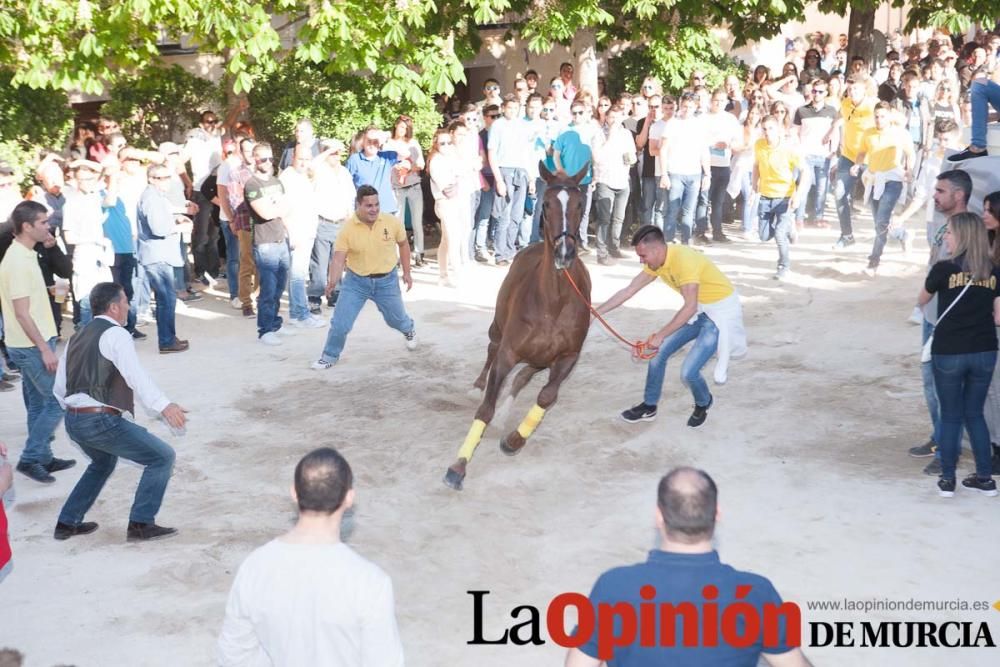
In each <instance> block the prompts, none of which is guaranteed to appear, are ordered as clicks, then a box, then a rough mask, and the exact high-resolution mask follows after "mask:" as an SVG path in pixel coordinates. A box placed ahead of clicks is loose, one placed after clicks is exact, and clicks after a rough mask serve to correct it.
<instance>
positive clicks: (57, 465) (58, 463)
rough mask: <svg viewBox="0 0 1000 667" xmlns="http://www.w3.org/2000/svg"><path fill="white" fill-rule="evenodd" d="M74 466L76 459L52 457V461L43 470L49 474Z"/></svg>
mask: <svg viewBox="0 0 1000 667" xmlns="http://www.w3.org/2000/svg"><path fill="white" fill-rule="evenodd" d="M75 465H76V459H57V458H55V457H54V456H53V457H52V460H51V461H49V463H48V465H46V466H45V469H46V470H48V471H49V472H59V471H60V470H66V469H68V468H72V467H73V466H75Z"/></svg>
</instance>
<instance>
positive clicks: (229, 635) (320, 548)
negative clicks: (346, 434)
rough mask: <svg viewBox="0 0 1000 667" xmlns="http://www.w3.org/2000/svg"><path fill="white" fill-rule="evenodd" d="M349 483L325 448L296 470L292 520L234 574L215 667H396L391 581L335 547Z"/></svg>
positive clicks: (349, 498)
mask: <svg viewBox="0 0 1000 667" xmlns="http://www.w3.org/2000/svg"><path fill="white" fill-rule="evenodd" d="M352 482H353V475H352V473H351V467H350V465H348V463H347V461H346V460H345V459H344V457H343V456H341V455H340V454H339V453H338V452H337V451H336V450H334V449H331V448H329V447H323V448H321V449H317V450H314V451H312V452H310V453H309V454H307V455H306V456H305V457H303V458H302V460H301V461H299V463H298V465H297V466H296V467H295V483H294V486H293V489H292V499H293V500H294V501H295V503H296V504H297V505H298V508H299V518H298V521H297V522H296V524H295V527H294V528H292V529H291V530H290V531H288V532H287V533H285V534H284V535H282V536H281V537H279V538H277V539H274V540H271V541H270V542H268V543H267V544H265V545H264V546H262V547H260V548H258V549H256V550H255V551H254V552H253V553H252V554H250V556H249V557H247V559H246V560H245V561H244V562H243V564H242V565H240V569H239V571H238V572H237V573H236V579H235V581H234V582H233V587H232V589H231V590H230V592H229V602H228V603H227V604H226V617H225V619H224V620H223V622H222V632H221V634H220V635H219V641H218V644H217V647H216V664H218V665H220V666H221V667H229V666H233V667H235V666H237V665H238V666H240V667H242V666H244V665H258V664H268V665H337V667H402V665H403V647H402V644H401V642H400V639H399V630H398V628H397V626H396V615H395V602H394V600H393V594H392V580H391V579H390V578H389V576H388V575H387V574H386V573H385V572H383V571H382V570H381V569H380V568H379V567H378V566H377V565H375V564H373V563H371V562H369V561H367V560H365V559H364V558H363V557H361V556H360V555H358V554H357V553H356V552H355V551H354V550H353V549H351V548H350V547H349V546H347V545H346V544H343V543H342V542H341V541H340V530H341V529H340V525H341V521H342V520H343V517H344V512H346V511H347V510H348V509H350V507H351V506H352V505H353V504H354V489H353V488H352V486H353V484H352Z"/></svg>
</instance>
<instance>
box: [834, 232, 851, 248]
mask: <svg viewBox="0 0 1000 667" xmlns="http://www.w3.org/2000/svg"><path fill="white" fill-rule="evenodd" d="M854 243H855V241H854V235H853V234H852V235H850V236H841V237H840V238H839V239H837V242H836V243H834V244H833V249H834V250H843V249H844V248H846V247H848V246H852V245H854Z"/></svg>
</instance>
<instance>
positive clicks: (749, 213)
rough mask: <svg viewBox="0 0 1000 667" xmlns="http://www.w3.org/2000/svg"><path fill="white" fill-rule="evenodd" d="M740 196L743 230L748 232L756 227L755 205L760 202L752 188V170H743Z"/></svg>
mask: <svg viewBox="0 0 1000 667" xmlns="http://www.w3.org/2000/svg"><path fill="white" fill-rule="evenodd" d="M740 196H741V197H743V213H742V218H741V220H742V222H743V231H744V233H748V232H750V231H751V230H753V229H756V227H757V206H758V205H759V204H760V195H758V194H757V193H756V192H754V189H753V172H751V171H750V170H745V171H744V172H743V178H742V179H741V180H740Z"/></svg>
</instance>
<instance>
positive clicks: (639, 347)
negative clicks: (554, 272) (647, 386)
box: [562, 269, 659, 360]
mask: <svg viewBox="0 0 1000 667" xmlns="http://www.w3.org/2000/svg"><path fill="white" fill-rule="evenodd" d="M562 274H563V275H564V276H566V279H567V280H569V284H570V285H571V286H572V287H573V291H574V292H576V293H577V294H579V295H580V299H582V300H583V302H584V303H586V304H587V308H589V309H590V312H591V313H593V314H594V317H596V318H597V321H598V322H600V323H601V324H603V325H604V328H605V329H607V330H608V331H609V332H611V334H612V335H613V336H614V337H615V338H617V339H618V340H620V341H621V342H623V343H625V344H626V345H628V346H629V347H630V348H632V352H633V354H634V355H635V356H636V357H638V358H640V359H645V360H648V359H652V358H653V357H655V356H656V353H657V351H658V350H659V348H657V347H653V346H652V345H650V344H649V343H647V342H646V341H644V340H637V341H635V342H632V341H630V340H628V339H627V338H625V337H624V336H622V335H621V334H620V333H618V332H617V331H615V328H614V327H613V326H611V325H610V324H608V321H607V320H606V319H604V318H603V317H601V314H600V313H599V312H597V310H596V309H595V308H594V307H593V306H592V305H591V304H590V303H589V302H588V301H587V297H585V296H584V295H583V292H581V291H580V288H579V287H577V286H576V282H575V281H574V280H573V276H571V275H570V274H569V270H568V269H563V271H562Z"/></svg>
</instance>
